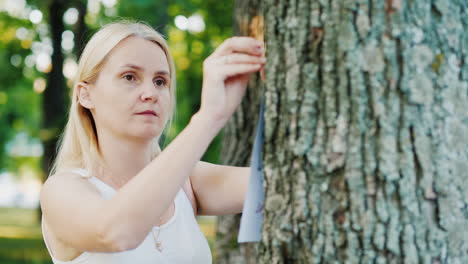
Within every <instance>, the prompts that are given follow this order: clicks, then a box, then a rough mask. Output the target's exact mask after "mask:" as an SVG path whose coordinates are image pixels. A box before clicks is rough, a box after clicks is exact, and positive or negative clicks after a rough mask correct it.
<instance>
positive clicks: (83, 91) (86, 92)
mask: <svg viewBox="0 0 468 264" xmlns="http://www.w3.org/2000/svg"><path fill="white" fill-rule="evenodd" d="M76 89H77V92H78V102H79V103H80V105H81V106H83V107H84V108H87V109H93V108H94V104H93V101H92V100H91V95H90V85H89V83H87V82H78V83H77V84H76Z"/></svg>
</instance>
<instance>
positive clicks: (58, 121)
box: [38, 0, 68, 219]
mask: <svg viewBox="0 0 468 264" xmlns="http://www.w3.org/2000/svg"><path fill="white" fill-rule="evenodd" d="M64 12H65V2H64V1H63V0H53V1H52V2H51V3H50V5H49V25H50V32H51V38H52V46H53V49H54V50H53V53H52V70H51V71H50V72H49V74H48V75H47V87H46V89H45V90H44V93H43V94H42V128H41V133H40V136H41V140H42V143H43V146H44V154H43V156H42V171H43V179H42V180H43V182H44V181H45V180H46V179H47V176H48V175H49V172H50V168H51V166H52V162H53V160H54V159H55V156H56V151H55V150H56V145H57V140H58V137H59V135H60V133H61V132H62V129H63V127H64V125H65V115H64V113H66V106H67V102H68V88H67V86H66V85H65V78H64V76H63V72H62V69H63V53H62V47H61V43H62V33H63V31H64V30H65V27H64V24H63V19H62V18H63V14H64ZM41 214H42V212H41V208H40V206H39V207H38V217H39V219H40V218H41Z"/></svg>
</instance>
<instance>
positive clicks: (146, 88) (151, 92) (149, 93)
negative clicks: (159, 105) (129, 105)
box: [140, 82, 158, 101]
mask: <svg viewBox="0 0 468 264" xmlns="http://www.w3.org/2000/svg"><path fill="white" fill-rule="evenodd" d="M140 98H141V100H142V101H148V100H150V101H156V100H157V98H158V91H157V89H156V88H155V87H154V84H153V83H151V82H150V83H149V84H148V83H145V84H144V85H143V89H142V92H141V96H140Z"/></svg>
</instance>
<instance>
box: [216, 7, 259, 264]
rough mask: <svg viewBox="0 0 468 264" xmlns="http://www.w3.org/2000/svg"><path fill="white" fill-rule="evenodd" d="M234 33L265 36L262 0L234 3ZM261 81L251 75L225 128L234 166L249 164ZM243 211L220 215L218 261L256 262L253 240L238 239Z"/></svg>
mask: <svg viewBox="0 0 468 264" xmlns="http://www.w3.org/2000/svg"><path fill="white" fill-rule="evenodd" d="M234 19H235V21H234V33H235V35H240V36H252V37H255V38H261V36H263V18H262V13H261V1H258V0H238V1H236V2H235V5H234ZM262 86H263V84H262V82H261V80H260V79H259V76H258V75H255V76H254V75H252V78H251V80H250V82H249V87H248V89H247V91H246V95H245V98H244V99H243V101H242V103H241V105H240V106H239V108H238V110H237V111H236V113H235V114H234V115H233V117H232V118H231V119H230V120H229V122H228V123H227V124H226V127H225V128H224V130H223V142H222V149H221V163H223V164H226V165H232V166H249V164H250V155H251V151H252V146H253V140H254V136H255V129H256V123H257V119H258V111H259V109H260V108H259V107H260V100H261V99H260V98H261V92H262ZM239 224H240V215H235V216H221V217H218V219H217V228H216V242H215V253H216V263H218V264H224V263H225V264H231V263H236V264H238V263H246V264H253V263H256V262H257V261H256V250H255V249H256V248H255V247H254V246H253V245H252V244H251V243H247V244H242V245H239V244H238V243H237V235H238V232H237V231H238V230H239Z"/></svg>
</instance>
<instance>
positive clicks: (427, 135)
mask: <svg viewBox="0 0 468 264" xmlns="http://www.w3.org/2000/svg"><path fill="white" fill-rule="evenodd" d="M467 12H468V2H467V1H466V0H451V1H449V0H432V1H429V0H418V1H416V0H408V1H402V0H386V1H382V0H379V1H376V0H346V1H344V0H327V1H325V0H295V1H287V0H274V1H273V0H265V2H264V14H265V26H266V28H265V30H266V32H265V38H266V43H267V59H268V61H267V68H266V72H267V82H266V112H265V129H266V131H265V145H264V157H263V159H264V172H265V175H264V177H265V193H266V200H265V210H264V223H263V238H262V241H261V243H260V245H259V253H258V262H259V263H468V192H467V191H466V190H467V188H468V176H467V175H468V174H467V171H468V139H466V135H468V112H467V111H466V110H465V109H464V107H465V106H466V105H468V95H467V94H468V33H467V30H466V29H467V28H468V13H467ZM244 107H245V106H244ZM251 112H252V113H251V115H254V114H255V111H253V110H251ZM237 118H239V116H237ZM247 119H248V118H247V117H244V116H243V117H242V119H241V120H247ZM251 123H253V120H251V121H250V122H247V123H245V122H240V121H239V123H238V124H236V123H234V125H237V126H238V127H239V129H242V127H245V126H249V125H251ZM231 130H232V131H237V130H234V129H231ZM246 130H247V129H246ZM240 135H241V134H238V135H230V134H229V135H228V136H232V137H237V138H239V141H238V144H237V145H240V146H239V147H242V145H244V141H243V140H245V138H243V137H240ZM227 150H229V151H231V149H229V148H228V149H227ZM233 151H235V150H233ZM225 153H227V154H229V152H228V151H225ZM244 155H245V154H244Z"/></svg>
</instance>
